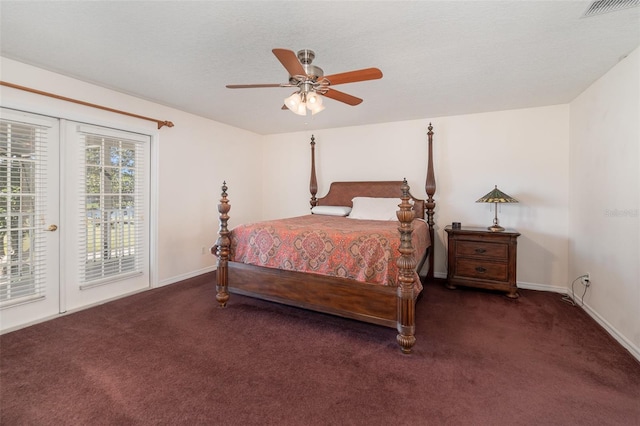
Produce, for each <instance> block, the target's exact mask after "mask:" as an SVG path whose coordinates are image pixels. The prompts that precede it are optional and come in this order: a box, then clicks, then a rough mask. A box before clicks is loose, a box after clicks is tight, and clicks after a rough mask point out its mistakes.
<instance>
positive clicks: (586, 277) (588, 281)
mask: <svg viewBox="0 0 640 426" xmlns="http://www.w3.org/2000/svg"><path fill="white" fill-rule="evenodd" d="M582 284H584V286H585V287H589V286H590V285H591V275H590V274H589V273H588V272H587V273H586V274H584V275H583V276H582Z"/></svg>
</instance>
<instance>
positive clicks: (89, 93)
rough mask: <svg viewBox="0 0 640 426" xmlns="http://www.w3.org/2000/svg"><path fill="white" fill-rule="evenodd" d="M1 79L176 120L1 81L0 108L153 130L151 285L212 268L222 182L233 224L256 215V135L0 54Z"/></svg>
mask: <svg viewBox="0 0 640 426" xmlns="http://www.w3.org/2000/svg"><path fill="white" fill-rule="evenodd" d="M0 78H1V79H2V80H3V81H7V82H10V83H13V84H17V85H21V86H26V87H31V88H35V89H38V90H41V91H45V92H50V93H55V94H59V95H63V96H66V97H69V98H75V99H80V100H83V101H86V102H90V103H94V104H100V105H104V106H108V107H110V108H115V109H120V110H124V111H128V112H132V113H135V114H139V115H143V116H147V117H153V118H157V119H162V120H169V121H172V122H173V123H174V124H175V127H173V128H167V127H164V128H162V129H160V130H158V129H157V125H156V123H154V122H148V121H144V120H140V119H136V118H130V117H126V116H123V115H119V114H114V113H110V112H105V111H101V110H97V109H93V108H88V107H84V106H80V105H76V104H73V103H69V102H65V101H61V100H56V99H52V98H48V97H44V96H40V95H36V94H31V93H28V92H24V91H21V90H17V89H12V88H7V87H0V96H1V105H2V106H7V107H13V108H18V109H23V110H27V111H31V112H36V113H42V114H48V115H53V116H57V117H62V118H69V119H73V120H77V121H86V122H91V123H95V124H100V125H105V126H110V127H116V128H122V127H123V126H125V127H126V128H127V129H129V130H132V129H133V130H136V131H139V132H141V133H148V134H151V135H153V139H154V147H155V148H156V149H157V155H158V168H157V170H156V171H155V174H154V177H153V178H152V179H157V182H156V185H157V190H158V192H157V194H156V195H157V196H156V197H155V198H156V203H155V206H156V213H157V223H158V229H159V232H158V238H157V241H156V245H155V246H156V247H157V257H156V259H155V260H156V265H155V266H156V268H157V274H156V276H155V277H154V279H155V282H156V284H158V285H163V284H168V283H171V282H175V281H178V280H180V279H184V278H187V277H190V276H193V275H197V274H199V273H202V272H205V271H208V270H213V269H214V265H215V258H214V257H213V256H212V255H211V254H210V253H209V252H208V249H209V247H210V246H211V245H213V244H214V243H215V240H216V238H217V229H218V214H217V208H216V205H217V203H218V200H219V199H220V186H221V185H222V181H223V180H225V179H226V180H227V182H228V184H229V196H230V198H231V199H232V201H233V204H232V205H233V207H232V209H233V210H232V213H233V217H232V218H231V220H230V224H231V225H233V224H234V223H241V222H245V221H250V220H256V219H257V218H258V215H259V211H258V209H257V208H256V207H255V204H257V203H258V202H257V201H256V200H259V199H260V197H261V191H260V190H261V188H259V186H257V185H256V182H258V181H259V176H260V174H259V167H260V162H259V161H260V160H259V156H256V155H251V153H252V152H255V151H256V149H257V147H258V146H259V141H260V138H261V137H260V136H259V135H256V134H254V133H251V132H247V131H244V130H240V129H237V128H234V127H230V126H227V125H223V124H220V123H217V122H215V121H211V120H207V119H204V118H202V117H198V116H195V115H192V114H188V113H185V112H182V111H178V110H175V109H172V108H168V107H165V106H163V105H159V104H156V103H153V102H148V101H145V100H142V99H139V98H135V97H132V96H127V95H124V94H122V93H118V92H115V91H112V90H107V89H105V88H102V87H98V86H95V85H92V84H88V83H84V82H81V81H79V80H75V79H72V78H68V77H64V76H62V75H59V74H56V73H52V72H48V71H45V70H42V69H39V68H36V67H32V66H29V65H25V64H22V63H19V62H16V61H12V60H9V59H6V58H1V62H0ZM202 248H205V251H206V253H205V254H202Z"/></svg>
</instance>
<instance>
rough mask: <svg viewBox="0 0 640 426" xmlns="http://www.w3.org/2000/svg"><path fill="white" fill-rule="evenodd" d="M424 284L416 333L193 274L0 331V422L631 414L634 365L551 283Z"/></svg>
mask: <svg viewBox="0 0 640 426" xmlns="http://www.w3.org/2000/svg"><path fill="white" fill-rule="evenodd" d="M520 293H521V295H522V297H521V298H520V299H518V300H517V301H512V300H510V299H507V298H506V297H504V296H501V295H499V294H492V293H486V292H481V291H477V290H455V291H451V290H447V289H445V288H443V287H442V286H440V285H435V284H432V285H428V286H426V289H425V297H423V298H422V299H421V300H420V301H419V302H418V305H417V313H416V316H417V330H416V335H417V339H418V341H417V343H416V347H415V351H414V353H413V354H412V355H408V356H407V355H402V354H401V353H400V351H399V349H398V348H397V346H396V344H395V334H396V333H395V331H394V330H392V329H387V328H383V327H379V326H373V325H369V324H363V323H359V322H356V321H351V320H345V319H340V318H335V317H331V316H327V315H323V314H317V313H312V312H308V311H304V310H300V309H295V308H289V307H285V306H281V305H276V304H272V303H268V302H261V301H257V300H253V299H249V298H246V297H242V296H238V295H232V296H231V300H230V303H229V306H228V308H226V309H219V308H217V307H216V303H215V298H214V284H213V276H212V274H209V275H207V276H203V277H198V278H194V279H191V280H187V281H185V282H183V283H180V284H174V285H171V286H168V287H164V288H161V289H157V290H152V291H149V292H146V293H142V294H138V295H136V296H132V297H129V298H126V299H121V300H118V301H115V302H111V303H108V304H105V305H102V306H99V307H96V308H92V309H88V310H86V311H82V312H79V313H76V314H72V315H68V316H65V317H62V318H59V319H56V320H53V321H49V322H46V323H43V324H38V325H35V326H32V327H29V328H26V329H23V330H19V331H16V332H13V333H8V334H6V335H3V336H1V337H0V351H1V354H0V361H1V364H0V392H1V393H0V401H1V402H0V409H1V412H0V416H1V417H0V423H2V425H50V424H51V425H53V424H56V425H60V424H63V425H76V424H77V425H103V424H117V425H127V424H152V425H158V424H162V425H169V424H189V425H196V424H212V425H269V424H273V425H343V424H346V425H391V424H394V425H573V424H576V425H639V424H640V364H639V363H638V362H637V361H636V360H635V359H634V358H633V357H632V356H631V355H630V354H629V353H628V352H626V351H625V350H624V349H623V348H622V347H621V346H620V345H619V344H618V343H617V342H615V341H614V340H613V339H612V338H611V337H610V336H609V335H608V334H607V333H606V332H605V331H604V330H602V329H601V328H600V327H599V326H598V325H597V324H596V323H595V322H594V321H593V320H592V319H591V318H589V317H588V316H587V315H586V314H585V313H584V312H583V311H582V310H581V309H580V308H577V307H572V306H569V305H567V304H565V303H563V302H562V301H561V300H560V298H561V297H560V295H558V294H553V293H543V292H536V291H527V290H521V292H520Z"/></svg>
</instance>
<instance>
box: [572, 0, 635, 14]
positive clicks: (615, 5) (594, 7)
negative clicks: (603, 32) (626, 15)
mask: <svg viewBox="0 0 640 426" xmlns="http://www.w3.org/2000/svg"><path fill="white" fill-rule="evenodd" d="M639 5H640V0H596V1H594V2H593V3H591V4H590V5H589V7H588V8H587V10H586V11H585V12H584V15H582V17H584V18H586V17H589V16H595V15H602V14H603V13H608V12H615V11H616V10H622V9H628V8H630V7H636V6H639Z"/></svg>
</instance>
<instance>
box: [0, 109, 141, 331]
mask: <svg viewBox="0 0 640 426" xmlns="http://www.w3.org/2000/svg"><path fill="white" fill-rule="evenodd" d="M0 123H1V126H2V130H3V132H2V133H1V137H2V139H0V141H1V142H2V143H1V144H0V161H3V163H0V185H2V186H1V190H0V192H1V194H0V205H1V206H0V237H1V238H2V239H3V240H2V250H0V255H1V256H3V257H2V260H1V261H0V262H2V263H0V265H1V267H2V269H1V272H0V274H1V275H0V327H1V328H2V330H8V329H12V328H17V327H20V326H22V325H26V324H29V323H32V322H37V321H41V320H43V319H47V318H51V317H54V316H55V315H57V314H59V313H63V312H66V311H68V310H75V309H80V308H82V307H86V306H89V305H92V304H96V303H100V302H103V301H106V300H109V299H112V298H116V297H119V296H122V295H125V294H128V293H132V292H135V291H138V290H141V289H144V288H147V287H149V286H150V280H149V214H150V211H149V169H150V164H149V158H150V138H149V136H148V135H140V134H137V133H131V132H124V131H120V130H113V129H109V128H104V127H98V126H92V125H87V124H81V123H76V122H71V121H67V120H57V119H51V118H47V117H40V116H35V115H30V114H25V113H19V112H15V111H11V110H6V109H3V110H2V115H1V116H0ZM18 132H20V133H18ZM24 135H26V136H24ZM5 194H6V195H5Z"/></svg>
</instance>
